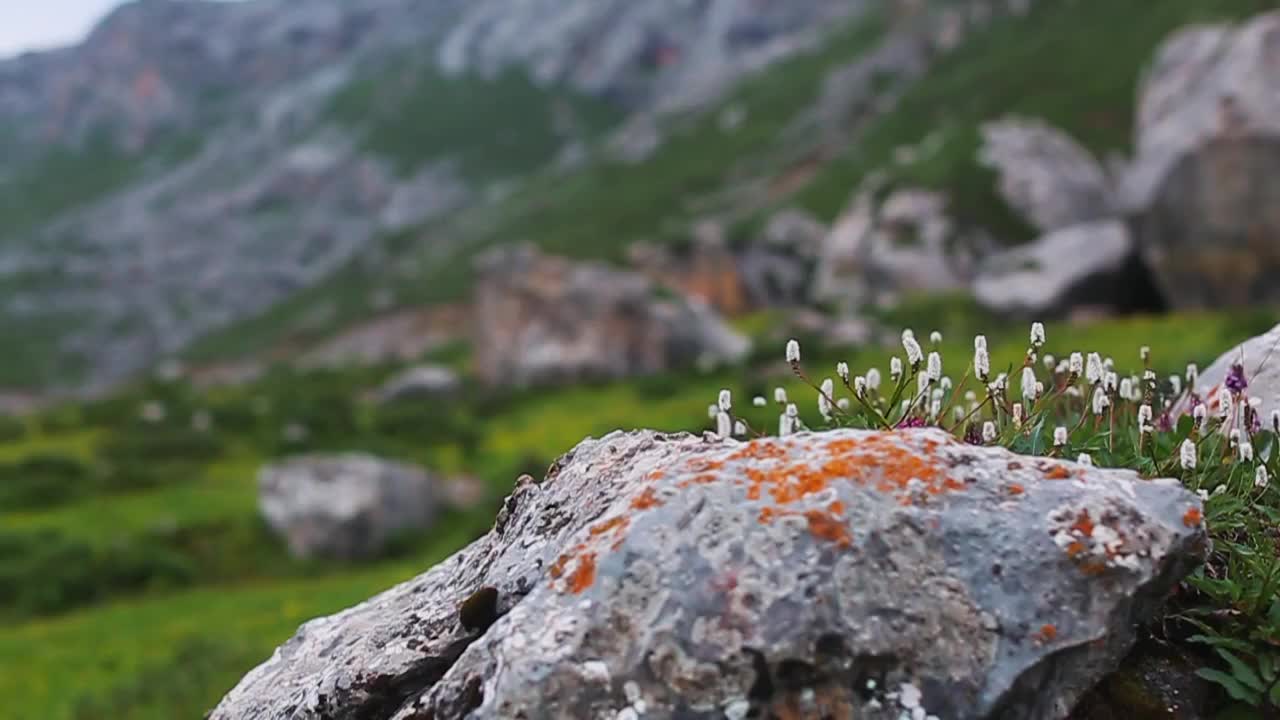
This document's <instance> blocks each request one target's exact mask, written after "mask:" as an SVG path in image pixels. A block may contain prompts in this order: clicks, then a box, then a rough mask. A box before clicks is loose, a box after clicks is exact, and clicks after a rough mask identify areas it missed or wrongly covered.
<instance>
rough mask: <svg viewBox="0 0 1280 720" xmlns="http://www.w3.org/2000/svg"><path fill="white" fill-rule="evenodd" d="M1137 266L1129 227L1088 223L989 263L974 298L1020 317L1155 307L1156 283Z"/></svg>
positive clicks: (1113, 222)
mask: <svg viewBox="0 0 1280 720" xmlns="http://www.w3.org/2000/svg"><path fill="white" fill-rule="evenodd" d="M1137 265H1138V263H1137V254H1136V247H1135V245H1134V242H1133V237H1132V236H1131V235H1130V234H1129V230H1128V228H1126V227H1125V225H1124V223H1122V222H1120V221H1119V220H1101V221H1095V222H1090V223H1083V224H1080V225H1073V226H1071V227H1068V228H1064V229H1061V230H1057V231H1054V232H1051V233H1049V234H1048V235H1045V236H1044V237H1042V238H1040V239H1038V240H1036V241H1035V242H1032V243H1030V244H1027V245H1021V246H1018V247H1015V248H1012V249H1009V250H1006V251H1004V252H1000V253H996V254H994V255H991V256H989V257H987V258H984V259H983V261H982V265H981V269H980V270H979V272H978V275H977V276H976V277H975V278H974V282H973V294H974V297H975V298H976V299H977V300H978V302H980V303H982V305H983V306H985V307H987V308H990V309H992V310H996V311H998V312H1003V313H1014V314H1021V315H1037V316H1039V315H1053V314H1059V313H1063V312H1065V311H1067V310H1071V309H1077V308H1082V307H1101V308H1108V309H1133V308H1140V307H1144V306H1146V305H1147V304H1149V303H1150V302H1151V298H1150V296H1149V295H1150V292H1151V290H1150V287H1151V284H1150V282H1143V281H1142V278H1143V275H1144V273H1143V272H1142V271H1141V270H1140V269H1139V268H1138V267H1137Z"/></svg>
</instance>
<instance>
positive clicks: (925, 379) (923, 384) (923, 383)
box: [916, 373, 933, 395]
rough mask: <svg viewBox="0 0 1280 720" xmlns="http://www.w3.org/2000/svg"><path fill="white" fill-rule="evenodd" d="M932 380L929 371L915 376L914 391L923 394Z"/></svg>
mask: <svg viewBox="0 0 1280 720" xmlns="http://www.w3.org/2000/svg"><path fill="white" fill-rule="evenodd" d="M931 382H933V378H931V377H929V373H920V374H919V375H917V376H916V392H917V394H919V395H923V394H925V392H927V391H928V390H929V383H931Z"/></svg>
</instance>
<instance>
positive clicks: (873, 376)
mask: <svg viewBox="0 0 1280 720" xmlns="http://www.w3.org/2000/svg"><path fill="white" fill-rule="evenodd" d="M867 389H868V390H879V389H880V371H879V370H877V369H875V368H871V369H870V370H868V371H867Z"/></svg>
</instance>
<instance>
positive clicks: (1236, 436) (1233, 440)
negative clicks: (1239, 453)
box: [1227, 428, 1240, 449]
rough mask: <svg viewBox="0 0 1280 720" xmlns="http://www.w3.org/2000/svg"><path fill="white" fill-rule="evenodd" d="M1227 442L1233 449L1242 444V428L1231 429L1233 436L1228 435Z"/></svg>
mask: <svg viewBox="0 0 1280 720" xmlns="http://www.w3.org/2000/svg"><path fill="white" fill-rule="evenodd" d="M1227 442H1228V443H1229V444H1230V445H1231V447H1232V448H1233V449H1234V448H1235V447H1236V446H1237V445H1239V444H1240V428H1231V434H1230V435H1228V438H1227Z"/></svg>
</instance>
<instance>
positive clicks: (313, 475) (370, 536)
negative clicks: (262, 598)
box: [258, 454, 440, 559]
mask: <svg viewBox="0 0 1280 720" xmlns="http://www.w3.org/2000/svg"><path fill="white" fill-rule="evenodd" d="M437 495H438V493H437V488H436V486H435V482H434V481H433V480H432V478H430V477H429V476H428V475H427V474H426V473H424V472H423V471H422V470H419V469H418V468H414V467H411V466H408V465H402V464H400V463H394V462H389V461H386V460H380V459H378V458H375V457H373V456H370V455H360V454H349V455H336V456H331V457H324V456H313V457H301V458H296V459H293V460H288V461H285V462H283V463H279V464H275V465H269V466H267V467H265V468H263V469H262V471H261V472H260V473H259V474H258V507H259V509H260V510H261V512H262V515H263V517H264V518H266V521H267V524H268V525H269V526H270V527H271V529H272V530H274V531H275V532H276V533H277V534H279V535H280V536H281V537H283V538H284V539H285V541H286V542H287V543H288V545H289V552H291V553H292V554H293V555H294V556H296V557H303V558H310V557H336V558H342V559H355V558H362V557H369V556H372V555H375V554H377V552H378V551H380V550H382V549H383V548H384V547H385V545H386V543H387V541H388V540H390V539H392V538H393V536H394V535H395V534H396V533H398V532H403V531H406V530H420V529H423V528H425V527H427V526H428V525H429V523H430V522H431V520H432V519H433V518H434V517H435V515H436V513H437V511H438V510H439V504H440V502H439V498H438V497H437Z"/></svg>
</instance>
